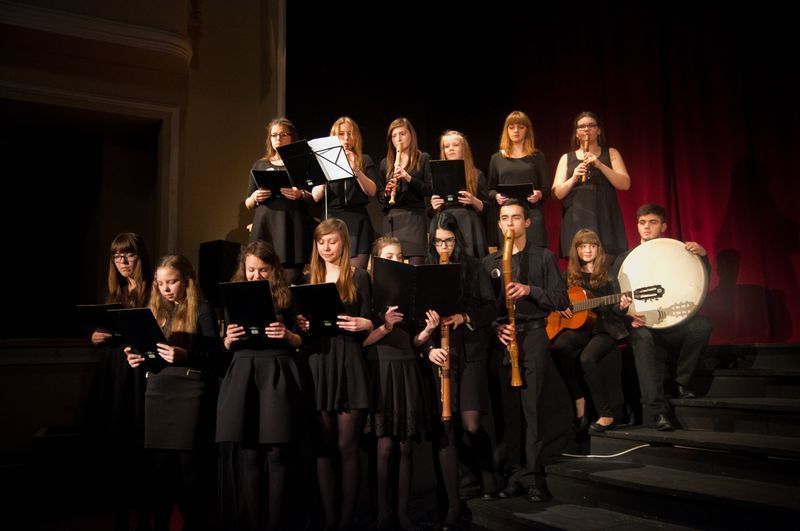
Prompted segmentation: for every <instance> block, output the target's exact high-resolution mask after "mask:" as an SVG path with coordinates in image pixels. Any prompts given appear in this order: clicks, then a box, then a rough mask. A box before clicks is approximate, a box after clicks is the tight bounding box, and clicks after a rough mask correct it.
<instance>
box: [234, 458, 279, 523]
mask: <svg viewBox="0 0 800 531" xmlns="http://www.w3.org/2000/svg"><path fill="white" fill-rule="evenodd" d="M265 462H266V465H267V474H268V478H269V485H268V489H269V491H268V492H269V493H268V495H267V499H268V501H269V506H268V510H269V521H268V522H267V529H279V528H280V519H281V508H282V504H283V491H284V486H285V479H286V449H285V448H284V447H282V446H260V447H258V448H242V465H243V466H242V503H243V504H244V507H243V509H244V510H245V511H246V512H247V515H248V520H249V522H250V529H252V530H256V529H262V526H261V520H262V516H261V510H260V508H261V496H262V495H263V494H262V493H263V492H264V489H263V488H262V474H263V472H264V468H265V467H264V465H265Z"/></svg>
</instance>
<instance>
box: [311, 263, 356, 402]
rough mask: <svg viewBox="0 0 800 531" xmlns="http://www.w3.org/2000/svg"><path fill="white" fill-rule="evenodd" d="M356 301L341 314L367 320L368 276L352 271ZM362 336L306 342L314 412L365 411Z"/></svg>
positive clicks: (343, 334)
mask: <svg viewBox="0 0 800 531" xmlns="http://www.w3.org/2000/svg"><path fill="white" fill-rule="evenodd" d="M353 282H354V283H355V285H356V300H355V302H353V303H349V302H345V303H344V313H345V314H346V315H350V316H352V317H364V318H365V319H369V318H370V314H371V313H372V308H371V306H372V285H371V283H370V279H369V274H368V273H367V272H366V271H365V270H363V269H355V271H354V272H353ZM366 337H367V334H366V333H364V332H355V333H351V332H339V333H338V334H336V335H332V336H328V335H319V336H316V337H312V338H310V340H309V341H308V348H307V352H308V366H309V369H310V371H311V380H312V382H311V385H312V386H313V388H312V389H311V394H312V400H313V404H314V405H313V407H314V409H316V410H317V411H349V410H352V409H368V408H369V384H368V377H367V365H366V361H365V360H364V349H363V347H362V345H363V343H364V339H366Z"/></svg>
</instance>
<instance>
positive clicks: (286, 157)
mask: <svg viewBox="0 0 800 531" xmlns="http://www.w3.org/2000/svg"><path fill="white" fill-rule="evenodd" d="M277 150H278V154H279V155H280V156H281V160H283V164H284V166H286V170H287V171H288V172H289V176H290V177H291V179H292V182H293V183H294V185H295V186H296V187H298V188H302V189H304V190H311V189H312V188H314V187H315V186H317V185H320V184H325V183H326V182H327V180H326V179H325V172H323V171H322V167H321V166H320V165H319V161H317V156H316V155H315V154H314V150H313V149H311V146H309V145H308V142H306V141H305V140H300V141H298V142H292V143H291V144H286V145H285V146H278V147H277Z"/></svg>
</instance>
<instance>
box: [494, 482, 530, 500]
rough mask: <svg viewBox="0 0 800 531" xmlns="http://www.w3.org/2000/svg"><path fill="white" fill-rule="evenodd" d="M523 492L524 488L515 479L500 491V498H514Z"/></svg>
mask: <svg viewBox="0 0 800 531" xmlns="http://www.w3.org/2000/svg"><path fill="white" fill-rule="evenodd" d="M523 494H525V489H524V488H523V487H522V485H520V484H519V483H517V482H516V481H512V482H510V483H509V484H508V486H507V487H506V488H504V489H503V490H502V491H500V494H499V496H500V499H502V500H506V499H508V498H516V497H517V496H522V495H523Z"/></svg>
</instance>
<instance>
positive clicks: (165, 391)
mask: <svg viewBox="0 0 800 531" xmlns="http://www.w3.org/2000/svg"><path fill="white" fill-rule="evenodd" d="M215 391H216V390H215V387H214V384H213V382H212V381H211V379H210V377H209V375H208V374H206V373H203V372H201V371H198V370H195V369H189V368H187V367H165V368H164V369H162V370H161V371H159V372H158V373H152V372H151V373H148V374H147V391H146V392H145V415H144V446H145V448H155V449H161V450H193V449H196V448H200V447H202V446H207V445H209V444H210V443H211V442H212V441H213V433H214V431H213V426H214V406H215V404H214V402H215V398H216V392H215Z"/></svg>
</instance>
